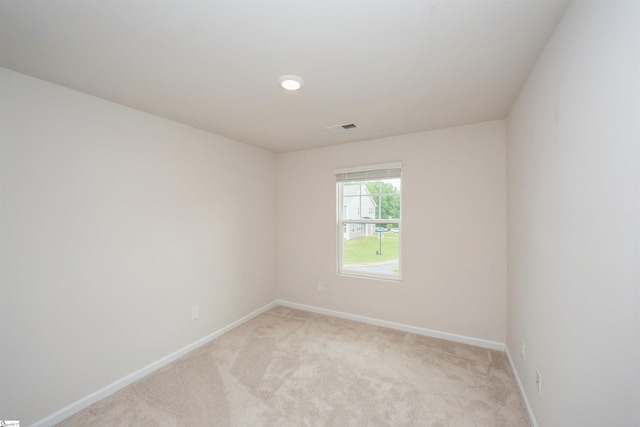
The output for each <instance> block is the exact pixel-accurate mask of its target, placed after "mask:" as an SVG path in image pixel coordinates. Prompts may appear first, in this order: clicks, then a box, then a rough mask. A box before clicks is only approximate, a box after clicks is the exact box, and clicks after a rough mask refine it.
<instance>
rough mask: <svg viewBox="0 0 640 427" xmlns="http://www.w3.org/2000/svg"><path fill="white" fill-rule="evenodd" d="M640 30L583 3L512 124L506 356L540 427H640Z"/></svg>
mask: <svg viewBox="0 0 640 427" xmlns="http://www.w3.org/2000/svg"><path fill="white" fill-rule="evenodd" d="M639 18H640V3H637V2H626V3H620V2H599V3H594V2H574V3H572V4H571V5H570V7H569V8H568V9H567V12H566V13H565V15H564V17H563V19H562V20H561V22H560V23H559V26H558V28H557V29H556V31H555V33H554V35H553V36H552V38H551V39H550V41H549V43H548V45H547V46H546V48H545V51H544V53H543V54H542V56H541V57H540V59H539V61H538V63H537V65H536V66H535V69H534V71H533V72H532V74H531V75H530V77H529V80H528V82H527V84H526V86H525V87H524V89H523V91H522V92H521V94H520V96H519V98H518V100H517V102H516V104H515V106H514V108H513V110H512V111H511V113H510V115H509V118H508V141H509V142H508V183H509V190H508V200H509V204H508V208H509V215H508V235H509V245H508V254H509V258H508V270H509V288H508V301H509V302H508V341H507V344H508V349H509V352H510V354H511V356H512V358H513V360H514V363H515V366H516V368H517V372H518V376H519V377H520V379H521V381H522V383H523V386H524V389H525V392H526V394H527V397H528V400H529V402H530V404H531V407H532V408H533V412H534V414H535V418H536V419H537V422H538V424H539V425H540V426H576V427H577V426H580V427H589V426H594V427H596V426H605V425H606V426H620V427H623V426H628V427H632V426H633V427H637V426H638V425H640V416H639V414H638V411H639V402H640V366H639V364H640V318H639V313H640V275H639V268H640V249H639V247H640V206H639V203H640V66H639V62H640V56H639V55H640V19H639ZM521 339H524V340H525V342H526V349H527V351H526V360H524V361H523V360H522V359H521V357H520V340H521ZM536 369H539V370H540V372H541V374H542V395H541V396H538V392H537V388H536V384H535V370H536Z"/></svg>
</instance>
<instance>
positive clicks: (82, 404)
mask: <svg viewBox="0 0 640 427" xmlns="http://www.w3.org/2000/svg"><path fill="white" fill-rule="evenodd" d="M276 304H277V301H273V302H272V303H269V304H267V305H265V306H264V307H261V308H259V309H257V310H256V311H254V312H253V313H250V314H247V315H246V316H244V317H243V318H241V319H239V320H236V321H235V322H233V323H230V324H229V325H227V326H225V327H223V328H222V329H219V330H217V331H215V332H214V333H212V334H209V335H207V336H205V337H204V338H201V339H199V340H198V341H195V342H193V343H191V344H189V345H187V346H185V347H183V348H181V349H180V350H178V351H175V352H173V353H171V354H169V355H167V356H165V357H163V358H161V359H159V360H156V361H155V362H153V363H151V364H150V365H147V366H145V367H144V368H141V369H138V370H137V371H135V372H133V373H131V374H129V375H127V376H126V377H124V378H121V379H119V380H117V381H114V382H113V383H111V384H109V385H108V386H106V387H103V388H101V389H100V390H98V391H96V392H94V393H91V394H90V395H88V396H87V397H84V398H82V399H80V400H78V401H77V402H74V403H72V404H71V405H69V406H67V407H65V408H63V409H61V410H59V411H58V412H55V413H53V414H51V415H49V416H48V417H46V418H43V419H41V420H40V421H37V422H36V423H35V424H32V427H50V426H53V425H55V424H57V423H59V422H60V421H62V420H64V419H65V418H68V417H70V416H71V415H73V414H75V413H76V412H79V411H81V410H83V409H85V408H88V407H89V406H91V405H93V404H94V403H96V402H97V401H99V400H102V399H104V398H105V397H107V396H109V395H111V394H113V393H115V392H116V391H118V390H120V389H122V388H124V387H126V386H128V385H130V384H133V383H134V382H136V381H137V380H139V379H140V378H142V377H145V376H147V375H149V374H150V373H152V372H154V371H156V370H158V369H160V368H162V367H163V366H165V365H167V364H169V363H171V362H173V361H174V360H177V359H179V358H180V357H182V356H184V355H185V354H187V353H189V352H190V351H193V350H195V349H197V348H198V347H200V346H202V345H205V344H207V343H209V342H211V341H213V340H214V339H216V338H218V337H219V336H221V335H223V334H225V333H227V332H229V331H230V330H232V329H234V328H237V327H238V326H240V325H241V324H243V323H245V322H247V321H249V320H251V319H253V318H254V317H256V316H258V315H260V314H262V313H264V312H265V311H267V310H269V309H271V308H273V307H275V306H276Z"/></svg>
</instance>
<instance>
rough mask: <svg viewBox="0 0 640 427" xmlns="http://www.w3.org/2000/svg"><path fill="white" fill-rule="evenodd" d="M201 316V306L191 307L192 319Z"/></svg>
mask: <svg viewBox="0 0 640 427" xmlns="http://www.w3.org/2000/svg"><path fill="white" fill-rule="evenodd" d="M198 317H200V307H198V306H195V307H193V308H192V309H191V320H196V319H197V318H198Z"/></svg>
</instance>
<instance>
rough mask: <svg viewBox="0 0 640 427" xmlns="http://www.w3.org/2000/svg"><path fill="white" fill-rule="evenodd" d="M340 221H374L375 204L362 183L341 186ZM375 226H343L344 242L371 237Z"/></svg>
mask: <svg viewBox="0 0 640 427" xmlns="http://www.w3.org/2000/svg"><path fill="white" fill-rule="evenodd" d="M342 196H343V198H342V200H343V201H344V205H343V207H342V219H354V220H357V219H375V217H376V202H375V201H374V200H373V197H371V193H369V189H367V186H366V185H364V184H363V183H357V184H344V185H343V186H342ZM375 229H376V226H375V224H344V226H343V227H342V232H343V234H344V239H345V240H350V239H355V238H358V237H363V236H373V233H374V232H375Z"/></svg>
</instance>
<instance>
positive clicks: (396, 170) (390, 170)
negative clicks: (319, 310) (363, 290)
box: [333, 162, 402, 282]
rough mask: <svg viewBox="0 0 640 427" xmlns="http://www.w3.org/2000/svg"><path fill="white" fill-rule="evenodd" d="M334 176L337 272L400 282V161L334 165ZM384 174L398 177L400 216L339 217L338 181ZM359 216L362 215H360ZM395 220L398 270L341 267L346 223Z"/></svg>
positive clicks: (388, 176)
mask: <svg viewBox="0 0 640 427" xmlns="http://www.w3.org/2000/svg"><path fill="white" fill-rule="evenodd" d="M333 173H334V175H335V176H336V197H337V198H336V236H337V239H336V243H337V248H336V253H337V262H336V269H337V273H338V274H339V275H344V276H349V277H360V278H369V279H379V280H385V281H392V282H400V281H401V280H402V162H392V163H383V164H378V165H369V166H357V167H351V168H341V169H335V170H334V171H333ZM385 178H387V179H390V178H400V183H401V184H400V218H397V219H396V218H394V219H392V220H384V219H358V220H352V219H351V220H350V219H343V215H342V211H343V202H344V200H343V194H342V185H341V184H342V183H343V182H353V181H372V180H384V179H385ZM360 216H362V215H360ZM389 221H392V222H393V223H397V224H398V229H399V231H400V233H399V236H398V239H399V241H398V245H399V247H398V266H399V274H394V275H391V274H377V273H371V272H364V271H353V270H349V269H347V270H345V268H344V232H343V230H344V228H343V227H344V226H345V225H348V224H361V225H363V226H364V225H365V224H374V225H376V224H381V223H382V222H387V223H388V222H389Z"/></svg>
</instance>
